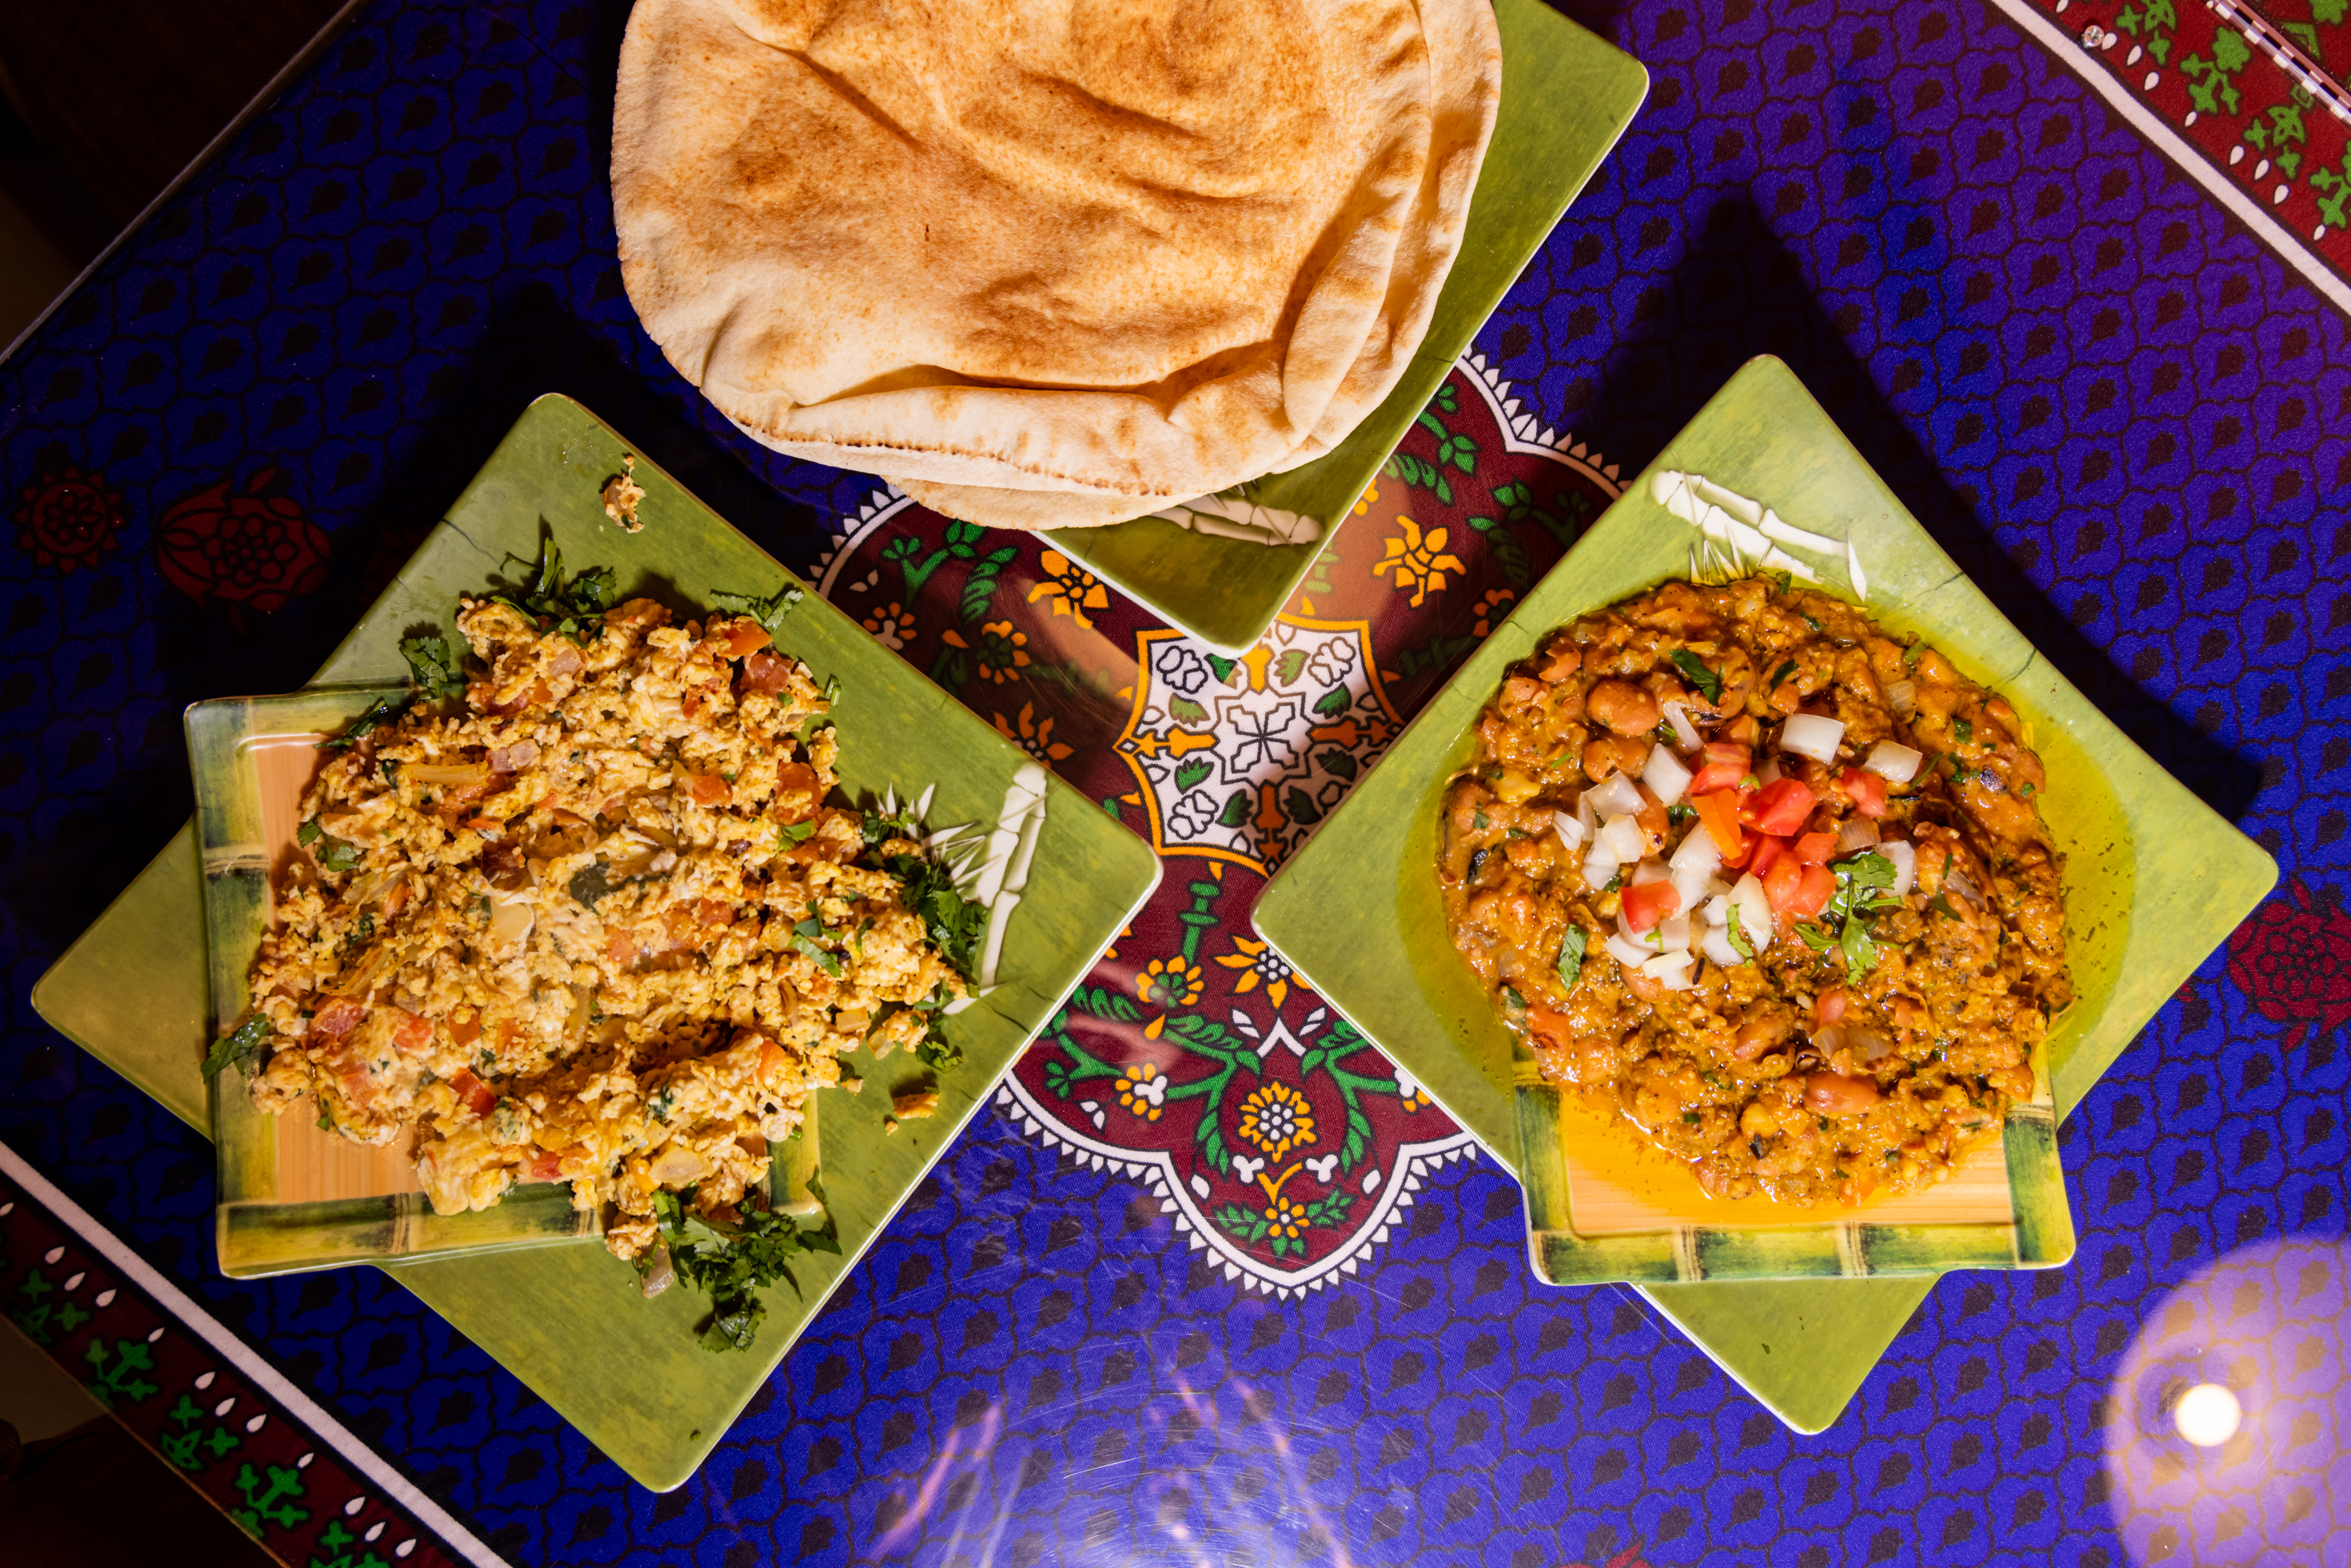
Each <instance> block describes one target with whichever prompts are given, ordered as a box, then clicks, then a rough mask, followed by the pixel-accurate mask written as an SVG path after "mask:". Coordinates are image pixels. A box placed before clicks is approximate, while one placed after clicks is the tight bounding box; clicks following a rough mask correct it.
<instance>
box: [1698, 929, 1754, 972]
mask: <svg viewBox="0 0 2351 1568" xmlns="http://www.w3.org/2000/svg"><path fill="white" fill-rule="evenodd" d="M1698 951H1699V952H1701V953H1704V954H1705V955H1706V956H1708V957H1709V958H1711V959H1713V960H1714V961H1715V962H1716V963H1717V964H1719V965H1721V966H1722V967H1724V968H1726V969H1735V968H1737V967H1739V966H1740V965H1741V964H1744V963H1745V962H1747V960H1746V959H1744V958H1742V957H1740V956H1739V949H1738V948H1736V947H1733V946H1731V945H1730V929H1729V926H1727V925H1709V926H1708V927H1707V928H1706V936H1705V938H1704V939H1703V940H1701V941H1700V942H1699V943H1698Z"/></svg>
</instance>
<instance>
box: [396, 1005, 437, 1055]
mask: <svg viewBox="0 0 2351 1568" xmlns="http://www.w3.org/2000/svg"><path fill="white" fill-rule="evenodd" d="M392 1011H393V1012H394V1013H397V1014H398V1015H399V1017H398V1018H397V1019H394V1020H393V1022H392V1044H394V1045H396V1046H398V1047H399V1048H400V1049H401V1050H402V1051H423V1049H424V1048H425V1047H426V1046H428V1045H431V1044H432V1043H433V1023H432V1020H431V1019H421V1018H418V1017H417V1016H416V1015H415V1014H414V1013H413V1012H410V1011H409V1010H408V1009H406V1008H400V1007H396V1008H394V1009H392Z"/></svg>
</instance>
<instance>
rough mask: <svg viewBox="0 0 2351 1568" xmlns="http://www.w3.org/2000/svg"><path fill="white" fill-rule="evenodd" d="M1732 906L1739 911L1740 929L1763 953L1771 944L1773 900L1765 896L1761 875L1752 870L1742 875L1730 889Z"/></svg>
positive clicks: (1753, 946) (1754, 946)
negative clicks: (1737, 883)
mask: <svg viewBox="0 0 2351 1568" xmlns="http://www.w3.org/2000/svg"><path fill="white" fill-rule="evenodd" d="M1730 906H1731V907H1732V908H1733V909H1736V910H1737V911H1739V925H1740V930H1741V931H1743V932H1744V933H1745V934H1746V936H1747V945H1748V946H1750V947H1752V948H1754V949H1755V951H1757V952H1758V953H1761V951H1763V949H1764V948H1766V947H1768V946H1771V900H1770V899H1769V898H1767V897H1765V896H1764V894H1763V881H1762V879H1761V877H1759V876H1757V875H1756V874H1755V873H1753V872H1751V871H1750V872H1749V873H1747V874H1746V875H1744V876H1742V877H1740V879H1739V885H1738V886H1736V887H1734V888H1732V889H1731V890H1730Z"/></svg>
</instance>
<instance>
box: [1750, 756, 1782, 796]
mask: <svg viewBox="0 0 2351 1568" xmlns="http://www.w3.org/2000/svg"><path fill="white" fill-rule="evenodd" d="M1780 779H1781V773H1780V759H1779V758H1776V757H1774V758H1771V759H1770V760H1769V761H1767V762H1765V763H1764V764H1763V766H1762V767H1761V768H1757V769H1756V770H1755V785H1756V788H1758V789H1767V788H1769V787H1770V786H1771V785H1773V784H1777V783H1778V782H1779V781H1780Z"/></svg>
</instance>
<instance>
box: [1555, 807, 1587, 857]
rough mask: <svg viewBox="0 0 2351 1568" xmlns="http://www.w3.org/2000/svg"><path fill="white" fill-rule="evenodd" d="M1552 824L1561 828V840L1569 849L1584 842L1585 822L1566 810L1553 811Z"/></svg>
mask: <svg viewBox="0 0 2351 1568" xmlns="http://www.w3.org/2000/svg"><path fill="white" fill-rule="evenodd" d="M1551 825H1552V827H1554V828H1557V829H1558V830H1559V841H1560V842H1562V843H1563V844H1565V845H1566V846H1567V847H1568V848H1569V849H1574V848H1575V847H1577V846H1578V845H1580V844H1581V843H1583V823H1582V822H1579V821H1576V820H1575V819H1574V818H1573V817H1571V816H1569V815H1568V814H1567V813H1566V812H1565V811H1553V812H1552V814H1551Z"/></svg>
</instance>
